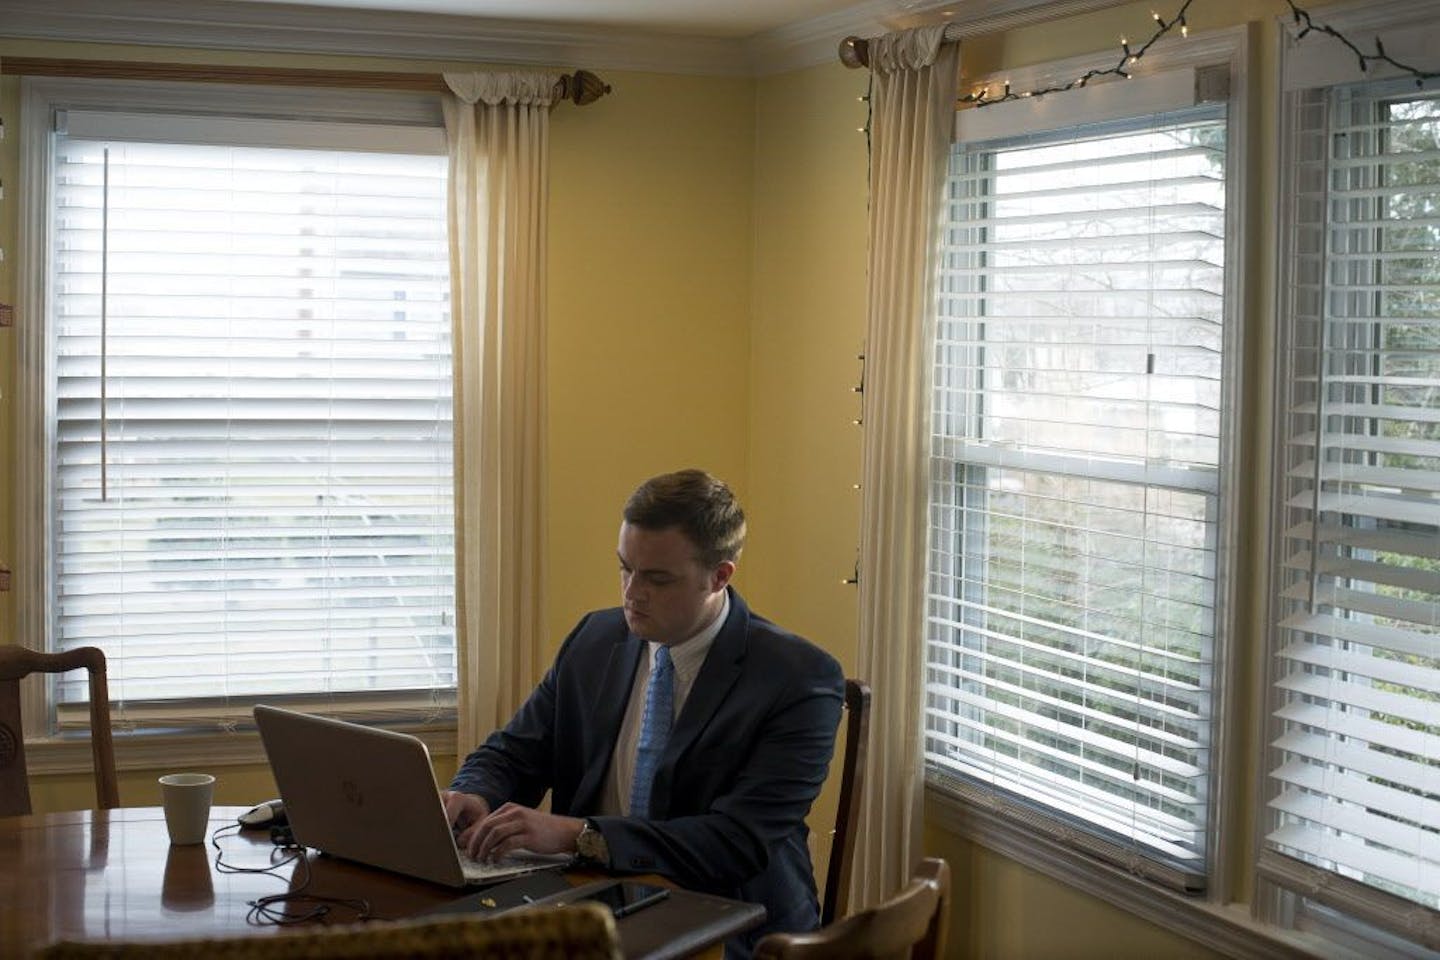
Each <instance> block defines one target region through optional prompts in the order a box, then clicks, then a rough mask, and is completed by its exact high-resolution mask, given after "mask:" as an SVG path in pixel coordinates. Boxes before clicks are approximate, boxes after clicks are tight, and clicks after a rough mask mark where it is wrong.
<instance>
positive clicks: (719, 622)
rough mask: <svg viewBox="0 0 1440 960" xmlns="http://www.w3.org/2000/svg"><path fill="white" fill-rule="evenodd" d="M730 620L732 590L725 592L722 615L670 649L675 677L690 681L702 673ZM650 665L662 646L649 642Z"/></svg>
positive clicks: (727, 589)
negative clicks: (701, 666)
mask: <svg viewBox="0 0 1440 960" xmlns="http://www.w3.org/2000/svg"><path fill="white" fill-rule="evenodd" d="M729 618H730V590H729V588H728V587H727V588H726V590H725V602H724V603H723V604H722V605H721V607H720V615H719V616H717V617H716V618H715V619H714V620H712V621H710V623H709V624H707V625H706V626H705V628H704V629H702V630H701V631H700V632H699V633H697V634H695V636H693V637H691V638H690V639H688V640H685V641H683V642H681V643H677V644H675V645H673V646H672V647H671V648H670V662H671V663H673V664H674V665H675V675H676V676H677V677H678V678H680V679H681V680H685V681H689V680H691V679H693V678H694V677H695V675H696V674H697V673H699V672H700V665H701V664H703V663H704V662H705V655H706V654H707V653H709V652H710V647H711V646H712V645H714V643H715V638H716V637H718V636H719V635H720V630H721V628H723V627H724V626H725V621H726V620H728V619H729ZM648 645H649V648H650V663H651V664H652V665H653V664H654V663H655V650H656V649H657V648H658V647H659V646H660V644H658V643H656V642H654V641H649V642H648Z"/></svg>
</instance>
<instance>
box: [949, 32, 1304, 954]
mask: <svg viewBox="0 0 1440 960" xmlns="http://www.w3.org/2000/svg"><path fill="white" fill-rule="evenodd" d="M1250 39H1251V38H1250V31H1249V29H1248V27H1247V26H1243V25H1242V26H1237V27H1231V28H1226V29H1220V30H1213V31H1207V32H1205V33H1197V34H1194V35H1192V36H1191V37H1190V38H1189V39H1186V40H1180V39H1178V38H1175V39H1172V38H1166V39H1164V40H1161V41H1159V42H1157V43H1156V44H1155V45H1154V46H1153V47H1152V48H1151V50H1150V51H1149V53H1147V55H1146V58H1145V60H1144V61H1143V62H1142V63H1141V64H1139V65H1137V66H1136V67H1135V68H1134V69H1135V76H1136V80H1135V81H1134V82H1135V83H1137V84H1138V83H1139V82H1141V80H1140V78H1142V77H1144V76H1146V75H1147V74H1148V73H1152V72H1155V73H1159V72H1164V71H1169V70H1178V69H1184V68H1193V69H1196V70H1197V71H1199V70H1202V69H1203V68H1207V67H1210V68H1214V67H1224V68H1225V71H1226V72H1227V73H1228V78H1229V96H1228V97H1227V98H1226V104H1227V113H1226V178H1227V202H1226V212H1225V216H1226V232H1227V238H1226V257H1227V263H1226V279H1225V297H1226V305H1225V310H1226V324H1227V328H1226V337H1227V341H1226V355H1225V359H1224V367H1223V374H1222V376H1223V381H1222V386H1221V389H1222V395H1223V397H1224V403H1225V404H1226V406H1227V408H1228V410H1229V416H1228V418H1227V419H1226V421H1225V422H1224V425H1223V428H1222V432H1221V439H1220V464H1221V466H1220V475H1219V484H1220V488H1219V489H1220V495H1221V502H1222V503H1225V504H1228V506H1227V507H1222V515H1221V517H1220V520H1219V526H1218V533H1219V549H1218V551H1217V567H1218V577H1217V584H1216V600H1215V623H1216V638H1215V658H1216V660H1215V664H1214V668H1213V677H1214V691H1213V693H1212V701H1211V710H1212V713H1213V716H1214V722H1213V726H1212V730H1211V744H1212V757H1213V760H1212V767H1211V770H1210V772H1209V777H1210V783H1209V796H1208V804H1209V811H1210V813H1209V824H1210V827H1209V831H1208V833H1209V836H1208V838H1207V842H1206V847H1207V850H1206V852H1207V864H1208V873H1209V882H1208V884H1207V888H1206V892H1205V893H1204V894H1202V895H1198V896H1196V895H1188V896H1187V895H1184V894H1181V893H1179V892H1177V891H1176V890H1174V889H1172V888H1169V887H1166V886H1164V885H1162V884H1160V883H1158V882H1155V881H1151V880H1146V879H1144V878H1143V877H1140V876H1138V875H1136V874H1135V873H1134V872H1131V871H1130V870H1127V869H1125V868H1124V867H1122V866H1119V865H1115V864H1111V863H1106V862H1103V861H1102V860H1100V859H1098V858H1096V857H1095V856H1094V855H1092V854H1090V853H1088V852H1087V851H1086V850H1085V846H1084V844H1083V843H1077V842H1076V840H1075V835H1076V833H1077V831H1074V830H1068V831H1067V830H1066V829H1064V828H1063V827H1061V826H1058V825H1057V824H1056V822H1055V821H1053V820H1049V818H1041V817H1038V816H1035V815H1032V814H1030V813H1029V812H1028V811H1027V810H1025V809H1024V808H1023V807H1022V806H1021V805H1019V804H1013V803H1008V802H1005V801H1004V800H995V799H990V800H986V799H983V798H974V797H972V798H968V799H962V798H961V797H958V796H956V795H954V794H953V793H951V792H950V791H948V790H946V789H944V788H942V787H940V786H938V785H937V784H935V783H934V782H932V781H931V779H930V778H929V777H928V776H927V780H926V817H927V820H928V818H932V817H933V818H934V820H933V822H934V823H935V824H936V825H937V826H940V827H942V828H944V829H947V830H949V831H950V832H953V833H955V834H957V835H959V836H961V837H964V838H965V839H968V840H971V841H973V842H976V843H978V844H980V845H982V846H984V847H986V848H987V849H990V850H993V851H994V852H996V853H999V854H1002V855H1004V856H1006V857H1009V858H1011V859H1014V860H1017V861H1018V862H1020V863H1022V864H1024V865H1026V866H1028V867H1030V868H1032V869H1035V870H1037V871H1039V872H1040V873H1042V874H1045V875H1047V876H1049V877H1052V878H1054V879H1057V880H1060V881H1062V882H1065V883H1067V884H1070V885H1073V886H1075V887H1078V888H1082V889H1085V890H1087V891H1089V892H1091V893H1092V894H1094V895H1096V896H1099V897H1100V898H1101V899H1103V900H1106V901H1108V902H1110V903H1112V904H1114V905H1116V906H1119V907H1121V908H1123V909H1125V910H1127V911H1129V912H1132V913H1135V914H1137V915H1139V916H1142V917H1145V918H1147V919H1150V920H1152V921H1154V922H1157V923H1160V924H1163V925H1164V926H1166V927H1167V928H1169V929H1172V930H1174V931H1176V932H1178V933H1182V934H1187V935H1190V936H1194V937H1195V938H1197V939H1203V940H1206V941H1207V942H1210V943H1213V944H1215V945H1216V946H1217V947H1218V948H1220V949H1223V950H1226V951H1228V952H1231V953H1233V954H1234V955H1237V956H1246V955H1257V954H1261V953H1263V954H1265V955H1271V956H1273V955H1274V954H1275V952H1276V950H1277V947H1279V948H1281V951H1282V952H1284V951H1285V947H1286V946H1287V945H1288V946H1293V947H1295V948H1296V949H1297V950H1302V949H1303V948H1302V947H1300V944H1302V943H1303V942H1304V939H1305V938H1303V937H1291V936H1289V935H1286V934H1280V935H1279V936H1278V937H1277V936H1276V935H1274V933H1273V932H1271V931H1265V930H1262V929H1260V928H1259V927H1258V926H1257V925H1256V924H1255V923H1254V921H1253V919H1251V918H1250V917H1249V916H1248V911H1247V910H1245V909H1244V908H1242V907H1238V906H1234V905H1233V901H1235V899H1236V888H1237V883H1236V880H1237V878H1238V876H1239V874H1240V873H1241V870H1240V869H1239V868H1240V866H1241V865H1242V864H1243V863H1244V861H1245V859H1246V857H1245V854H1246V851H1245V850H1244V849H1243V841H1244V839H1245V834H1246V833H1247V831H1246V830H1245V829H1244V828H1245V824H1246V821H1245V819H1244V815H1245V806H1246V805H1245V803H1244V800H1245V799H1246V798H1244V797H1240V796H1238V794H1239V792H1240V791H1237V790H1236V789H1235V788H1234V786H1233V784H1232V781H1233V780H1235V779H1237V778H1236V777H1235V775H1234V773H1233V771H1235V770H1237V769H1239V767H1238V766H1237V764H1243V763H1244V762H1245V755H1244V752H1243V749H1244V739H1245V733H1246V731H1245V729H1243V728H1241V727H1240V725H1239V724H1237V723H1235V722H1234V721H1233V719H1231V715H1232V714H1233V712H1234V708H1233V707H1232V703H1233V702H1234V701H1235V700H1236V699H1237V697H1238V695H1239V694H1238V685H1239V683H1240V679H1238V678H1240V677H1243V671H1244V669H1246V668H1247V667H1248V668H1253V667H1258V665H1259V664H1258V660H1256V662H1255V663H1253V664H1247V663H1245V661H1246V660H1247V657H1246V654H1245V652H1244V651H1240V650H1236V649H1235V644H1234V641H1233V638H1234V637H1235V636H1236V635H1237V634H1238V633H1239V632H1240V630H1241V629H1242V628H1243V617H1244V616H1245V613H1244V611H1243V610H1241V609H1238V607H1237V599H1236V589H1235V585H1236V583H1238V582H1240V581H1241V580H1242V579H1243V578H1245V577H1246V576H1247V575H1248V573H1249V572H1250V571H1249V570H1248V569H1247V568H1248V567H1249V566H1250V564H1249V563H1248V562H1247V561H1246V560H1245V558H1244V557H1243V556H1241V555H1240V554H1239V552H1238V551H1237V549H1236V547H1237V545H1238V544H1239V543H1240V542H1241V541H1240V531H1242V530H1243V529H1245V525H1246V524H1253V523H1254V522H1255V519H1256V515H1257V504H1259V503H1261V502H1263V499H1264V490H1265V489H1266V486H1265V484H1264V483H1263V482H1256V481H1254V480H1250V479H1247V477H1246V475H1245V474H1244V472H1242V471H1241V469H1240V466H1241V460H1240V456H1241V446H1240V445H1241V438H1240V436H1239V434H1240V431H1239V429H1238V420H1239V419H1240V418H1241V417H1242V415H1243V413H1244V411H1243V408H1242V406H1241V399H1242V396H1243V395H1244V394H1245V393H1246V384H1245V383H1244V382H1243V381H1244V371H1245V369H1246V355H1247V353H1248V351H1249V350H1250V349H1253V348H1254V346H1255V338H1256V337H1257V335H1258V333H1257V331H1256V329H1255V327H1257V326H1258V323H1257V321H1256V319H1255V311H1254V309H1253V300H1254V298H1253V296H1252V294H1251V292H1250V287H1249V285H1248V283H1247V278H1246V269H1245V268H1246V263H1247V261H1248V259H1249V258H1250V255H1251V251H1252V250H1253V249H1254V247H1255V241H1254V240H1252V239H1251V237H1252V236H1253V235H1254V228H1255V225H1256V219H1257V218H1256V217H1255V215H1254V213H1253V211H1251V210H1250V206H1249V203H1248V202H1247V197H1248V194H1249V191H1248V189H1247V181H1248V179H1249V176H1248V175H1249V173H1250V157H1251V153H1252V150H1251V147H1250V143H1249V136H1248V134H1249V133H1250V129H1251V122H1250V113H1251V108H1250V105H1249V100H1250V96H1251V94H1252V90H1251V80H1250V77H1249V70H1248V67H1249V53H1250ZM1114 64H1115V59H1114V54H1113V53H1111V52H1108V51H1106V52H1098V53H1096V54H1093V55H1087V56H1082V57H1075V58H1070V59H1066V60H1059V61H1054V62H1050V63H1045V64H1040V65H1037V66H1035V67H1031V68H1026V69H1020V70H1010V71H1005V72H1004V73H996V74H994V75H991V76H987V77H973V78H966V79H965V80H964V81H962V90H967V89H971V88H978V87H979V86H981V85H982V84H986V83H988V84H990V85H991V88H992V89H994V88H995V87H996V85H1000V84H1003V83H1005V82H1008V83H1009V85H1010V87H1011V88H1012V89H1016V90H1025V89H1031V88H1034V87H1038V86H1048V85H1052V84H1056V83H1064V82H1066V81H1068V80H1069V79H1071V78H1073V77H1076V76H1080V75H1082V74H1084V73H1085V72H1086V71H1088V70H1091V69H1108V68H1111V67H1113V66H1114ZM1052 96H1053V97H1054V98H1056V99H1058V98H1062V97H1064V96H1065V94H1064V93H1060V94H1054V95H1052ZM1047 99H1048V98H1047ZM1052 126H1053V124H1052ZM927 402H929V398H928V395H927ZM1227 904H1231V905H1227ZM1296 955H1300V954H1299V953H1297V954H1296Z"/></svg>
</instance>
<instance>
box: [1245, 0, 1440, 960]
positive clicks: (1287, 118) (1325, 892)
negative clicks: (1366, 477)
mask: <svg viewBox="0 0 1440 960" xmlns="http://www.w3.org/2000/svg"><path fill="white" fill-rule="evenodd" d="M1317 19H1319V20H1323V22H1325V23H1327V24H1329V25H1330V26H1332V27H1334V28H1336V29H1337V30H1340V31H1342V32H1343V33H1345V34H1347V35H1354V36H1380V35H1381V33H1382V31H1387V30H1388V31H1390V32H1389V33H1385V34H1383V42H1384V43H1385V47H1386V50H1387V51H1388V52H1390V53H1391V55H1392V56H1395V57H1396V58H1397V59H1399V60H1401V61H1402V62H1412V63H1413V62H1419V58H1417V57H1416V56H1412V54H1414V53H1415V51H1416V50H1417V49H1418V50H1433V43H1434V42H1435V40H1436V38H1437V37H1440V13H1437V11H1436V10H1435V8H1434V6H1433V4H1431V3H1427V2H1425V0H1395V2H1391V3H1386V4H1381V5H1375V6H1357V5H1349V6H1347V7H1341V8H1339V9H1335V10H1326V11H1324V13H1323V15H1317ZM1377 42H1380V41H1377ZM1312 43H1313V41H1303V42H1302V41H1301V40H1300V39H1298V38H1297V37H1295V36H1294V34H1293V31H1289V30H1286V29H1282V30H1281V32H1280V36H1279V38H1278V43H1277V54H1278V66H1277V73H1278V75H1279V81H1280V82H1279V84H1278V90H1277V104H1276V118H1277V119H1276V129H1277V135H1278V148H1279V149H1278V157H1279V160H1278V162H1279V178H1278V182H1279V195H1280V196H1282V197H1294V196H1296V195H1297V190H1298V189H1299V186H1300V184H1299V179H1300V171H1301V168H1302V166H1303V165H1306V164H1310V165H1314V164H1317V163H1318V164H1319V165H1320V167H1321V174H1320V175H1321V177H1322V178H1325V180H1324V187H1325V197H1324V198H1323V199H1322V200H1321V201H1320V203H1321V204H1322V205H1323V208H1324V209H1325V210H1328V205H1329V203H1330V202H1331V201H1330V200H1329V189H1328V188H1329V180H1328V170H1329V160H1330V156H1331V154H1330V147H1329V145H1328V138H1329V135H1328V133H1325V132H1324V131H1322V132H1321V133H1320V136H1319V137H1318V138H1317V139H1318V140H1320V141H1324V142H1322V143H1321V145H1320V148H1319V150H1317V151H1307V150H1306V149H1305V147H1304V145H1303V144H1302V143H1301V140H1302V139H1303V138H1302V135H1301V127H1302V121H1301V118H1300V114H1301V112H1302V110H1304V109H1307V108H1308V109H1312V110H1315V109H1318V110H1323V111H1324V112H1325V114H1326V120H1325V122H1324V129H1325V130H1328V129H1329V125H1330V115H1331V111H1332V110H1333V109H1334V107H1333V105H1332V103H1331V97H1332V91H1334V90H1335V89H1336V88H1338V87H1355V86H1361V85H1369V86H1374V87H1380V88H1383V87H1385V86H1386V85H1387V84H1392V85H1393V84H1395V82H1396V81H1395V78H1397V77H1403V75H1402V74H1400V73H1398V72H1397V71H1394V70H1392V69H1390V68H1387V67H1385V66H1384V65H1378V64H1377V65H1374V66H1372V67H1371V69H1370V70H1369V71H1367V73H1365V74H1361V73H1360V72H1359V71H1358V70H1357V69H1356V68H1355V64H1354V59H1353V58H1350V57H1345V56H1340V55H1339V54H1337V53H1336V51H1334V50H1333V49H1330V50H1328V51H1327V49H1326V48H1323V47H1322V48H1319V49H1317V48H1316V47H1315V46H1313V45H1311V44H1312ZM1327 52H1328V53H1330V54H1331V55H1332V56H1331V57H1329V58H1327V57H1326V53H1327ZM1405 82H1406V84H1409V81H1405ZM1409 85H1410V86H1411V87H1412V89H1413V84H1409ZM1437 89H1440V86H1437V85H1436V84H1435V83H1434V81H1431V83H1430V85H1429V89H1428V91H1427V92H1428V93H1429V94H1430V95H1432V96H1433V95H1434V94H1435V92H1436V90H1437ZM1385 96H1386V94H1385V93H1384V92H1383V91H1377V93H1376V101H1377V102H1378V101H1379V100H1382V99H1384V98H1385ZM1307 129H1308V128H1307ZM1311 132H1312V134H1313V131H1311ZM1328 222H1329V217H1328V213H1322V224H1328ZM1296 225H1297V218H1296V216H1295V211H1294V205H1293V204H1289V203H1286V204H1281V205H1280V206H1279V209H1278V211H1277V225H1276V229H1277V239H1278V242H1277V244H1276V261H1275V262H1276V269H1275V276H1276V283H1275V299H1274V310H1275V324H1276V331H1277V332H1276V338H1275V351H1274V357H1273V384H1272V386H1273V391H1274V394H1273V398H1272V404H1273V405H1272V415H1273V418H1274V429H1273V436H1272V438H1271V440H1272V443H1271V450H1270V452H1271V455H1272V461H1271V463H1272V468H1271V477H1270V488H1269V490H1268V499H1267V504H1268V506H1269V508H1270V510H1271V511H1272V512H1271V517H1270V522H1269V524H1268V525H1267V529H1266V534H1267V548H1268V554H1267V564H1268V565H1269V568H1268V569H1267V570H1266V574H1265V576H1266V585H1267V586H1266V595H1265V598H1264V600H1265V607H1264V611H1265V622H1264V643H1263V644H1260V646H1261V647H1262V648H1263V654H1264V659H1263V662H1262V666H1261V668H1260V670H1259V672H1258V673H1257V677H1258V681H1257V682H1258V683H1259V685H1260V692H1261V701H1260V705H1261V707H1262V714H1261V716H1260V721H1261V730H1260V733H1261V734H1262V738H1261V742H1260V744H1259V746H1258V747H1257V749H1256V751H1255V754H1256V755H1255V757H1254V758H1253V761H1252V762H1253V764H1254V768H1253V769H1254V776H1255V785H1256V786H1255V791H1254V803H1255V808H1256V811H1257V813H1256V818H1255V823H1254V834H1253V837H1252V843H1253V845H1254V850H1255V854H1254V858H1253V860H1254V864H1253V867H1252V869H1253V870H1254V873H1255V891H1256V892H1255V902H1254V913H1255V916H1256V918H1257V919H1258V920H1260V921H1261V922H1263V923H1266V924H1272V925H1275V926H1276V927H1277V928H1281V929H1285V930H1295V931H1304V932H1306V933H1309V934H1311V935H1314V936H1318V937H1322V938H1324V939H1325V940H1327V941H1333V942H1343V943H1345V944H1346V945H1347V946H1348V947H1350V948H1351V949H1354V950H1356V951H1357V952H1363V953H1365V954H1366V955H1373V956H1377V957H1422V956H1431V955H1433V954H1432V953H1430V952H1429V950H1428V949H1427V948H1426V947H1425V946H1424V945H1423V943H1422V942H1421V941H1419V940H1416V939H1412V938H1413V937H1415V936H1416V935H1425V934H1426V931H1427V925H1426V923H1425V912H1426V908H1425V907H1423V906H1422V905H1420V904H1416V903H1414V902H1413V901H1410V900H1407V899H1406V898H1403V897H1400V896H1398V895H1393V894H1389V893H1387V892H1384V891H1382V890H1380V889H1378V888H1376V887H1372V886H1369V885H1367V884H1364V883H1361V882H1360V881H1357V880H1352V879H1350V878H1348V877H1345V876H1344V875H1343V874H1340V873H1338V872H1335V871H1332V870H1329V869H1326V868H1323V867H1319V866H1314V865H1310V864H1306V863H1302V862H1300V861H1298V860H1294V859H1293V858H1289V857H1286V856H1285V855H1283V854H1280V853H1278V852H1275V851H1271V850H1269V849H1267V841H1266V837H1267V835H1268V834H1269V833H1270V832H1271V830H1272V829H1273V826H1274V817H1273V815H1272V814H1271V813H1270V812H1269V808H1268V804H1269V802H1270V800H1271V799H1272V798H1274V797H1275V796H1276V795H1277V793H1278V787H1277V786H1276V784H1275V783H1274V781H1273V780H1272V778H1271V776H1270V774H1271V771H1272V770H1273V769H1275V767H1276V766H1277V765H1278V764H1279V751H1278V750H1277V749H1276V748H1275V747H1273V746H1271V744H1272V743H1273V742H1274V741H1275V740H1276V738H1277V737H1278V736H1279V735H1280V733H1281V732H1282V729H1283V721H1282V720H1281V719H1280V718H1278V717H1276V716H1275V710H1276V708H1277V706H1278V705H1279V703H1280V700H1279V697H1278V695H1277V692H1276V689H1275V682H1276V680H1277V679H1278V678H1279V677H1281V676H1282V675H1283V674H1284V671H1283V669H1282V666H1281V663H1280V659H1281V658H1280V657H1279V656H1278V655H1277V652H1278V651H1279V649H1280V648H1281V646H1282V645H1283V644H1284V643H1285V632H1286V631H1285V630H1283V629H1282V628H1281V627H1280V626H1279V621H1280V620H1281V617H1282V610H1283V608H1284V605H1285V602H1284V600H1283V598H1282V597H1281V596H1280V590H1281V589H1282V588H1283V586H1284V577H1283V576H1281V575H1280V570H1279V566H1280V564H1282V563H1283V562H1284V559H1285V550H1284V544H1285V539H1286V538H1285V526H1286V522H1285V521H1286V516H1287V511H1286V508H1285V504H1284V498H1285V495H1286V489H1287V488H1286V483H1285V476H1284V465H1285V463H1286V462H1287V460H1286V456H1287V451H1286V446H1287V441H1288V440H1289V438H1290V430H1289V428H1288V426H1287V423H1286V420H1287V413H1286V411H1287V409H1288V405H1287V399H1288V396H1289V390H1290V385H1291V381H1290V377H1289V375H1290V373H1291V371H1290V369H1289V368H1288V364H1287V357H1288V353H1289V351H1288V349H1287V345H1288V344H1289V343H1290V342H1292V340H1293V338H1294V332H1295V331H1294V328H1295V325H1296V321H1295V319H1294V317H1295V314H1296V313H1297V310H1298V307H1297V305H1296V302H1295V297H1294V296H1293V295H1292V293H1291V290H1292V286H1293V284H1294V278H1295V276H1296V273H1297V267H1298V265H1299V264H1300V262H1301V261H1302V260H1303V259H1307V258H1314V256H1315V255H1314V254H1306V253H1302V252H1301V251H1299V250H1297V248H1296V243H1295V234H1296ZM1322 230H1328V227H1325V226H1322ZM1326 243H1327V246H1328V240H1327V241H1326ZM1319 259H1320V262H1321V269H1322V270H1328V263H1327V260H1328V255H1327V254H1326V253H1325V252H1323V251H1322V252H1321V253H1320V254H1319ZM1307 897H1308V898H1309V899H1313V900H1314V903H1313V904H1308V903H1307V902H1306V901H1307ZM1407 933H1408V934H1409V935H1410V936H1409V937H1407ZM1436 935H1437V934H1436V925H1435V920H1434V915H1433V913H1432V914H1431V915H1430V918H1429V923H1428V936H1429V937H1430V939H1431V942H1432V943H1433V942H1435V938H1436Z"/></svg>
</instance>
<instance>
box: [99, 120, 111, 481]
mask: <svg viewBox="0 0 1440 960" xmlns="http://www.w3.org/2000/svg"><path fill="white" fill-rule="evenodd" d="M101 156H102V163H101V181H100V500H101V502H102V503H103V502H105V501H107V500H109V499H110V487H109V449H108V443H109V437H108V434H109V429H108V426H109V425H108V422H107V419H106V408H107V406H108V404H107V400H108V391H107V390H106V374H107V372H108V371H107V367H108V365H109V337H108V333H109V330H108V325H109V310H108V305H109V304H108V301H109V297H108V292H109V281H110V148H109V147H106V148H105V150H104V152H103V153H102V155H101Z"/></svg>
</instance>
